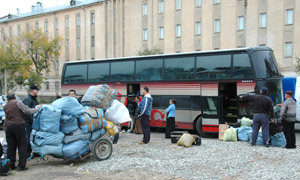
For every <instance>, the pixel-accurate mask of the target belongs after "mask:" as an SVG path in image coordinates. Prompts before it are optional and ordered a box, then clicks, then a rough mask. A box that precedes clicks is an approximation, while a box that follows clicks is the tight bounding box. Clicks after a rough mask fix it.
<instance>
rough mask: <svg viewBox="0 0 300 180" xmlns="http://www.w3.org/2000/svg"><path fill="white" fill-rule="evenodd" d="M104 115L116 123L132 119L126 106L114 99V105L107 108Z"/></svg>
mask: <svg viewBox="0 0 300 180" xmlns="http://www.w3.org/2000/svg"><path fill="white" fill-rule="evenodd" d="M104 117H105V119H107V120H108V121H111V122H113V123H114V124H122V123H125V122H129V121H132V119H131V118H130V115H129V111H128V109H127V108H126V106H125V105H124V104H123V103H121V102H119V101H117V100H114V101H113V103H112V105H111V106H110V107H109V108H108V109H107V110H106V112H105V116H104Z"/></svg>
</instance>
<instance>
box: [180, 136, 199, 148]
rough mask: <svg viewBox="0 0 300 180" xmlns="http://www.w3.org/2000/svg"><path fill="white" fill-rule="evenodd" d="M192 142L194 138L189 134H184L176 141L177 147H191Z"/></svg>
mask: <svg viewBox="0 0 300 180" xmlns="http://www.w3.org/2000/svg"><path fill="white" fill-rule="evenodd" d="M194 141H195V138H194V137H193V136H192V135H190V134H189V133H184V134H183V135H182V136H181V137H180V139H179V140H178V142H177V144H178V145H179V146H184V147H191V146H192V144H193V142H194Z"/></svg>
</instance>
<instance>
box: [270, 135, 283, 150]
mask: <svg viewBox="0 0 300 180" xmlns="http://www.w3.org/2000/svg"><path fill="white" fill-rule="evenodd" d="M271 146H276V147H285V146H286V139H285V136H284V133H283V132H281V133H276V134H274V135H273V136H271Z"/></svg>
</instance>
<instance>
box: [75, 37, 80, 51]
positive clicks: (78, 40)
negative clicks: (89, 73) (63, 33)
mask: <svg viewBox="0 0 300 180" xmlns="http://www.w3.org/2000/svg"><path fill="white" fill-rule="evenodd" d="M76 46H77V49H80V38H77V40H76Z"/></svg>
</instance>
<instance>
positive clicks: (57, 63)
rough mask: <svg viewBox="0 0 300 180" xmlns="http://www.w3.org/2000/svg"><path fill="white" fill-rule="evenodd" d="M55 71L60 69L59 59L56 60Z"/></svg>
mask: <svg viewBox="0 0 300 180" xmlns="http://www.w3.org/2000/svg"><path fill="white" fill-rule="evenodd" d="M55 71H59V61H58V60H56V61H55Z"/></svg>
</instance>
